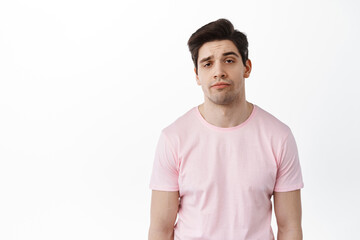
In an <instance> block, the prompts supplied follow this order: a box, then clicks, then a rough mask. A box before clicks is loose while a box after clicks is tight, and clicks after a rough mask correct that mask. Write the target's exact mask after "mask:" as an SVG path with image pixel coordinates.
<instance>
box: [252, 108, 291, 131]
mask: <svg viewBox="0 0 360 240" xmlns="http://www.w3.org/2000/svg"><path fill="white" fill-rule="evenodd" d="M256 107H257V109H256V110H257V113H256V115H257V118H256V119H257V124H258V125H259V126H258V127H259V128H260V129H263V130H267V131H270V132H272V133H276V134H279V135H287V134H289V132H290V131H291V129H290V127H289V126H288V125H287V124H286V123H284V122H283V121H281V120H280V119H279V118H278V117H276V116H274V115H273V114H272V113H270V112H268V111H267V110H264V109H263V108H261V107H259V106H258V105H256Z"/></svg>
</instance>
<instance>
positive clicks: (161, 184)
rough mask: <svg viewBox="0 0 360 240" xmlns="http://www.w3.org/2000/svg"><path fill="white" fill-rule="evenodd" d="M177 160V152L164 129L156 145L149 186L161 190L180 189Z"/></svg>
mask: <svg viewBox="0 0 360 240" xmlns="http://www.w3.org/2000/svg"><path fill="white" fill-rule="evenodd" d="M177 162H178V161H177V154H176V152H175V151H174V149H173V148H172V146H171V145H170V143H169V141H168V139H167V136H166V135H165V133H164V131H162V132H161V134H160V137H159V140H158V143H157V146H156V151H155V158H154V163H153V169H152V174H151V179H150V185H149V187H150V188H151V189H153V190H160V191H178V190H179V185H178V178H179V173H178V168H177Z"/></svg>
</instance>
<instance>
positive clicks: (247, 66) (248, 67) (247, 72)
mask: <svg viewBox="0 0 360 240" xmlns="http://www.w3.org/2000/svg"><path fill="white" fill-rule="evenodd" d="M251 68H252V65H251V61H250V59H248V60H246V64H245V72H244V78H248V77H249V76H250V73H251Z"/></svg>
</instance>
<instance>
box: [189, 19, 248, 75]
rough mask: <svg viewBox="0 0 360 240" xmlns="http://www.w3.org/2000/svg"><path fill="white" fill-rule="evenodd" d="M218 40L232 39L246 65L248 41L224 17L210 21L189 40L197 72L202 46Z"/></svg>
mask: <svg viewBox="0 0 360 240" xmlns="http://www.w3.org/2000/svg"><path fill="white" fill-rule="evenodd" d="M216 40H230V41H232V42H233V43H234V44H235V46H236V47H237V49H238V51H239V53H240V54H241V59H242V61H243V64H244V66H245V63H246V60H247V59H248V45H249V44H248V41H247V37H246V35H245V34H244V33H242V32H240V31H238V30H236V29H234V26H233V24H232V23H231V22H230V21H229V20H227V19H224V18H220V19H218V20H216V21H213V22H210V23H208V24H206V25H204V26H202V27H201V28H199V29H198V30H197V31H196V32H194V33H193V34H192V35H191V37H190V38H189V41H188V43H187V44H188V46H189V50H190V53H191V58H192V60H193V62H194V65H195V68H196V73H197V71H198V65H197V60H198V57H199V49H200V47H201V46H202V45H203V44H204V43H207V42H211V41H216Z"/></svg>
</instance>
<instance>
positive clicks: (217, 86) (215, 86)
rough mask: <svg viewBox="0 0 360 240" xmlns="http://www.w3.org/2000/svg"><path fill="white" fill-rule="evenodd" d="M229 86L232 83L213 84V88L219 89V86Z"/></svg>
mask: <svg viewBox="0 0 360 240" xmlns="http://www.w3.org/2000/svg"><path fill="white" fill-rule="evenodd" d="M228 86H230V84H218V85H214V86H212V88H216V89H219V88H226V87H228Z"/></svg>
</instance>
